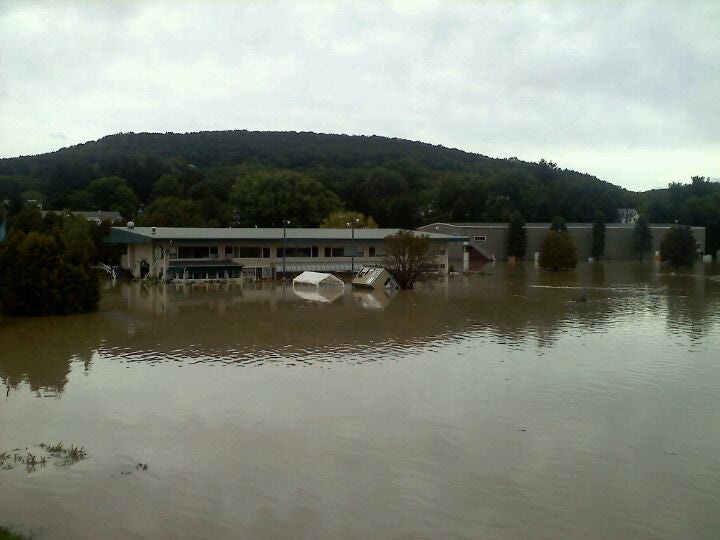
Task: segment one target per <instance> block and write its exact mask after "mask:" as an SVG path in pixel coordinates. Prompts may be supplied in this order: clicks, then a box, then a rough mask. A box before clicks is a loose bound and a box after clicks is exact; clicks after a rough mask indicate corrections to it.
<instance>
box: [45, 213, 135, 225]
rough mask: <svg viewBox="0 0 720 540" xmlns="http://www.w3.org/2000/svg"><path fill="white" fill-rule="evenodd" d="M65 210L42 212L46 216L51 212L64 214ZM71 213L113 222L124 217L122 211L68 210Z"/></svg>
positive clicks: (88, 218) (89, 218)
mask: <svg viewBox="0 0 720 540" xmlns="http://www.w3.org/2000/svg"><path fill="white" fill-rule="evenodd" d="M63 212H65V211H64V210H43V211H42V212H41V214H42V216H43V217H45V216H46V215H47V214H48V213H50V214H62V213H63ZM67 212H68V213H69V214H73V215H75V216H82V217H84V218H85V219H87V220H93V221H95V220H97V221H111V222H112V223H115V222H117V221H122V220H123V218H122V216H121V215H120V212H114V211H109V210H108V211H104V210H67Z"/></svg>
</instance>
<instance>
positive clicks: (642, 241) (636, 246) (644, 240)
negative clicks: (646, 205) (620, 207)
mask: <svg viewBox="0 0 720 540" xmlns="http://www.w3.org/2000/svg"><path fill="white" fill-rule="evenodd" d="M652 246H653V234H652V229H650V225H648V220H647V218H646V217H645V216H640V217H639V218H638V220H637V222H636V223H635V228H634V229H633V250H634V251H635V253H637V255H638V257H639V258H640V260H642V259H643V255H645V254H646V253H649V252H650V251H651V250H652Z"/></svg>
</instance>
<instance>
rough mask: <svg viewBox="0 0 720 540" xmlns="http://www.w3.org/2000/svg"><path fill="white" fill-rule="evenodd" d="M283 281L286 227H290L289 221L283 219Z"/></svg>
mask: <svg viewBox="0 0 720 540" xmlns="http://www.w3.org/2000/svg"><path fill="white" fill-rule="evenodd" d="M282 224H283V281H285V252H286V251H287V249H286V247H285V246H286V245H287V227H288V225H290V220H289V219H283V222H282Z"/></svg>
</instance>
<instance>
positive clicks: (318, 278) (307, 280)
mask: <svg viewBox="0 0 720 540" xmlns="http://www.w3.org/2000/svg"><path fill="white" fill-rule="evenodd" d="M295 284H301V285H315V286H316V287H317V286H319V285H320V284H325V285H339V286H341V287H344V286H345V283H343V280H342V279H340V278H338V277H335V276H333V275H332V274H326V273H324V272H308V271H306V272H303V273H302V274H300V275H299V276H297V277H296V278H295V279H293V285H295Z"/></svg>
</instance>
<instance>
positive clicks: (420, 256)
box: [385, 231, 433, 289]
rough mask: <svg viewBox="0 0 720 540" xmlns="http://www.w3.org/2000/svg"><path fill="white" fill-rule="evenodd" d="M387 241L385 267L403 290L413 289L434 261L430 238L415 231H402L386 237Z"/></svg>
mask: <svg viewBox="0 0 720 540" xmlns="http://www.w3.org/2000/svg"><path fill="white" fill-rule="evenodd" d="M385 241H386V249H387V255H386V256H385V266H386V267H387V269H388V271H389V272H390V273H391V274H392V275H393V277H394V278H395V281H397V282H398V285H400V287H401V288H403V289H412V288H413V286H414V285H415V281H417V279H418V278H419V277H420V276H421V275H422V273H423V272H424V271H425V269H426V268H427V266H428V265H429V264H430V263H431V262H432V260H433V255H432V252H431V250H430V247H431V246H430V238H429V237H428V236H427V235H424V234H416V233H414V232H413V231H400V232H398V233H397V234H392V235H390V236H387V237H385Z"/></svg>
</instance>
